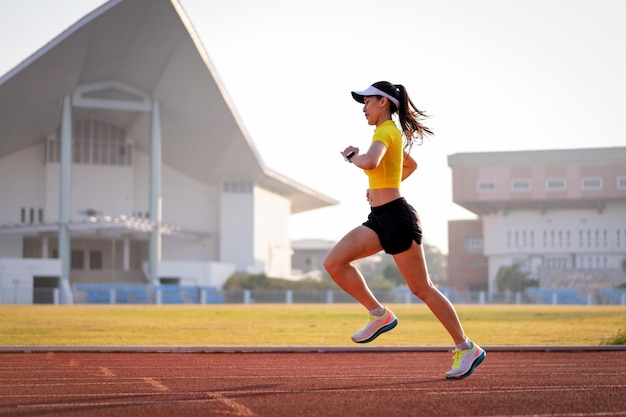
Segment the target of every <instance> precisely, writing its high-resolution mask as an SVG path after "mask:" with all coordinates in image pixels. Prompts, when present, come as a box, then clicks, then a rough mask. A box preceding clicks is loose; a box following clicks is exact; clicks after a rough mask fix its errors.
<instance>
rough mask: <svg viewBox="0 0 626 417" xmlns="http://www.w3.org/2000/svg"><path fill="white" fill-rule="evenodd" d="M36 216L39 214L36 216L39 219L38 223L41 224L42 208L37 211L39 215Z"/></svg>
mask: <svg viewBox="0 0 626 417" xmlns="http://www.w3.org/2000/svg"><path fill="white" fill-rule="evenodd" d="M38 214H39V216H38V217H39V223H43V209H42V208H40V209H39V213H38Z"/></svg>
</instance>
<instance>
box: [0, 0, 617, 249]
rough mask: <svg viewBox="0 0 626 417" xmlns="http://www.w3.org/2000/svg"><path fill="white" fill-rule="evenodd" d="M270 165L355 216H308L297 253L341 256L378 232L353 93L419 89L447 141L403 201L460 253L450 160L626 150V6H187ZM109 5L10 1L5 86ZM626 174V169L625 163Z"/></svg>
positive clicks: (486, 0)
mask: <svg viewBox="0 0 626 417" xmlns="http://www.w3.org/2000/svg"><path fill="white" fill-rule="evenodd" d="M180 2H181V4H182V5H183V8H184V9H185V11H186V13H187V15H188V16H189V18H190V20H191V22H192V24H193V26H194V29H195V30H196V32H197V33H198V35H199V36H200V39H201V41H202V43H203V46H204V48H205V50H206V51H207V53H208V56H209V58H210V60H211V61H212V63H213V65H214V67H215V68H216V70H217V75H218V77H219V79H220V80H221V82H222V83H223V85H224V86H225V88H226V91H227V92H228V95H229V96H230V98H231V99H232V101H233V103H234V105H235V107H236V111H237V113H238V114H239V116H240V117H241V120H242V121H243V124H244V126H245V129H246V130H247V132H248V133H249V135H250V138H251V140H252V142H253V143H254V146H255V147H256V148H257V151H258V152H259V154H260V156H261V158H262V160H263V162H264V164H265V165H266V166H267V167H268V168H270V169H272V170H274V171H276V172H278V173H280V174H282V175H284V176H286V177H288V178H290V179H292V180H295V181H297V182H299V183H301V184H303V185H306V186H307V187H310V188H312V189H314V190H316V191H318V192H320V193H322V194H325V195H327V196H329V197H332V198H334V199H336V200H338V201H339V204H338V205H336V206H332V207H328V208H323V209H319V210H314V211H310V212H305V213H300V214H296V215H293V216H292V218H291V219H290V236H291V238H292V239H326V240H333V241H334V240H338V239H340V238H341V237H342V236H343V235H344V234H345V233H347V232H348V231H349V230H351V229H352V228H353V227H355V226H357V225H359V224H361V223H362V222H363V221H364V220H365V219H366V217H367V214H368V212H369V206H368V205H367V202H366V200H365V190H366V188H367V177H366V176H365V174H363V172H362V171H360V170H359V169H358V168H356V167H355V166H353V165H350V164H348V163H346V162H345V161H343V159H342V157H341V155H340V153H339V152H340V151H341V150H343V149H344V148H345V147H346V146H348V145H353V146H357V147H360V148H361V149H362V150H365V149H367V147H368V146H369V144H370V142H371V137H372V132H373V127H372V126H368V124H367V121H366V119H365V117H364V115H363V113H362V106H361V105H360V104H358V103H356V102H355V101H353V100H352V98H351V96H350V91H352V90H363V89H365V88H367V87H368V86H369V85H370V84H372V83H374V82H376V81H380V80H387V81H391V82H393V83H395V84H403V85H404V86H405V87H406V88H407V90H408V92H409V94H410V96H411V99H412V100H413V102H414V103H415V104H416V105H417V107H418V108H420V109H421V110H424V111H426V112H427V113H428V114H429V115H430V117H429V119H428V120H427V121H426V125H427V126H429V127H430V128H431V129H432V130H433V131H434V132H435V136H433V137H432V138H429V139H428V140H426V141H425V142H424V144H423V145H422V146H419V147H418V146H415V147H414V148H413V150H412V153H411V155H412V156H413V157H414V158H415V159H416V160H417V162H418V170H417V171H416V172H415V173H414V174H413V175H412V176H411V177H409V178H408V179H407V180H406V181H404V182H403V184H402V194H403V195H404V196H405V198H406V199H407V200H408V201H409V203H410V204H412V205H413V206H414V207H415V208H416V209H417V211H418V212H419V213H420V217H421V221H422V226H423V229H424V235H425V241H426V242H427V243H429V244H432V245H435V246H437V247H438V248H439V249H440V250H441V251H442V252H444V253H447V251H448V248H447V246H448V241H447V239H448V236H447V233H448V232H447V222H448V220H454V219H468V218H474V217H475V216H474V215H473V214H472V213H470V212H468V211H466V210H465V209H463V208H461V207H460V206H458V205H456V204H454V203H453V201H452V184H451V171H450V168H449V167H448V162H447V157H448V155H451V154H457V153H467V152H491V151H516V150H541V149H576V148H597V147H611V146H626V76H624V74H626V48H625V47H624V45H625V44H626V25H624V23H623V22H624V20H625V19H626V1H623V0H523V1H522V0H387V1H384V2H383V1H380V0H379V1H372V0H302V1H300V0H264V1H257V0H229V1H214V0H180ZM103 3H105V2H104V1H102V0H63V2H62V4H63V5H62V6H59V2H56V1H53V0H20V1H15V0H0V74H5V73H6V72H7V71H9V70H10V69H12V68H13V67H15V66H16V65H18V64H19V63H20V62H21V61H22V60H24V59H26V58H27V57H28V56H30V55H31V54H33V53H34V52H35V51H36V50H38V49H39V48H41V47H42V46H44V45H45V44H46V43H47V42H48V41H50V40H51V39H52V38H54V37H55V36H57V35H59V34H60V33H61V32H62V31H63V30H65V29H66V28H68V27H69V26H71V25H72V24H74V23H75V22H76V21H77V20H78V19H80V18H81V17H83V16H84V15H86V14H88V13H89V12H91V11H92V10H94V9H95V8H97V7H98V6H100V5H101V4H103ZM625 163H626V161H625Z"/></svg>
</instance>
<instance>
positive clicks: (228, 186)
mask: <svg viewBox="0 0 626 417" xmlns="http://www.w3.org/2000/svg"><path fill="white" fill-rule="evenodd" d="M253 188H254V187H253V185H252V183H251V182H249V181H224V184H223V189H224V192H225V193H232V194H251V193H252V190H253Z"/></svg>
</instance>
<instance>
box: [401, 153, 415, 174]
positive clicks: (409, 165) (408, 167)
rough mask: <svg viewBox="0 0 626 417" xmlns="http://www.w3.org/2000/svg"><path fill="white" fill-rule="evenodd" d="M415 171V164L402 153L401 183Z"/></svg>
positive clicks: (413, 160) (406, 154)
mask: <svg viewBox="0 0 626 417" xmlns="http://www.w3.org/2000/svg"><path fill="white" fill-rule="evenodd" d="M416 169H417V162H415V159H413V158H412V157H411V155H409V154H408V153H406V152H404V158H403V159H402V181H404V180H405V179H407V178H408V176H409V175H411V174H412V173H413V172H415V170H416Z"/></svg>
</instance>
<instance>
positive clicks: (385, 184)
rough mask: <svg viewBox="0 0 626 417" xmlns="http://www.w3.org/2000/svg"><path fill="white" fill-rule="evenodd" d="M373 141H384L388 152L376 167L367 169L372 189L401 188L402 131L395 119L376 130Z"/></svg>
mask: <svg viewBox="0 0 626 417" xmlns="http://www.w3.org/2000/svg"><path fill="white" fill-rule="evenodd" d="M372 142H382V143H384V144H385V146H386V147H387V152H386V153H385V155H384V156H383V159H382V160H381V161H380V164H378V166H377V167H376V168H374V169H367V170H365V173H366V174H367V176H368V177H369V186H370V189H372V190H373V189H376V188H400V182H401V180H402V157H403V155H404V154H403V152H402V132H400V130H398V128H397V127H396V124H395V123H394V122H393V120H387V121H386V122H384V123H383V124H381V125H380V126H378V127H377V128H376V130H374V137H373V138H372Z"/></svg>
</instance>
